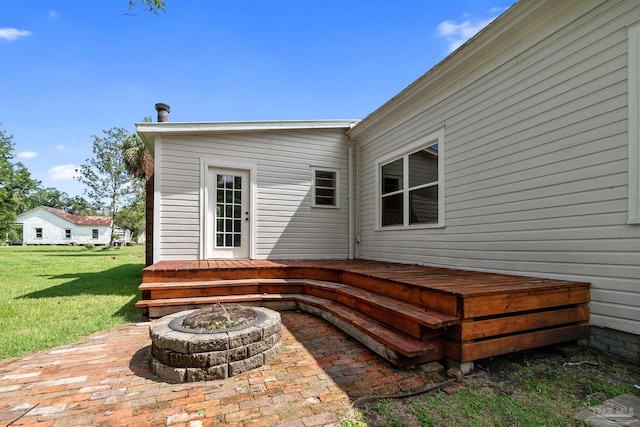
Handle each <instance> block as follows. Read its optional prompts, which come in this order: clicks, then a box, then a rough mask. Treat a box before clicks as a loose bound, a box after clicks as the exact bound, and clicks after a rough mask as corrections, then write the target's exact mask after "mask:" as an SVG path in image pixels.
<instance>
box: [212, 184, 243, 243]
mask: <svg viewBox="0 0 640 427" xmlns="http://www.w3.org/2000/svg"><path fill="white" fill-rule="evenodd" d="M216 178H217V187H218V190H217V192H216V196H217V200H216V218H215V224H216V246H217V247H227V248H231V247H240V246H241V243H242V234H241V233H242V221H241V220H240V219H239V218H241V216H242V190H241V188H242V177H241V176H233V175H217V177H216Z"/></svg>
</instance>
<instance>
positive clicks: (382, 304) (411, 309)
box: [139, 279, 460, 329]
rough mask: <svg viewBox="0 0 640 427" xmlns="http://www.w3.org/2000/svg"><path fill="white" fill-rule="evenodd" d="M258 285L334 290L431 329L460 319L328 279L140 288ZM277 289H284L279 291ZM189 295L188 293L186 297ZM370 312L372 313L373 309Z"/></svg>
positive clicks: (142, 287)
mask: <svg viewBox="0 0 640 427" xmlns="http://www.w3.org/2000/svg"><path fill="white" fill-rule="evenodd" d="M261 285H285V286H286V285H291V286H292V288H293V287H294V285H301V286H304V293H305V294H313V290H314V289H319V290H331V291H333V292H335V293H336V298H335V299H334V298H327V299H330V300H336V299H337V300H339V301H340V302H341V303H343V304H345V305H348V306H350V307H351V308H356V307H354V305H355V300H354V301H351V302H350V301H349V300H348V299H345V298H339V296H344V297H346V298H357V299H358V300H360V301H363V302H365V303H366V304H368V305H371V306H375V307H377V309H378V310H384V311H386V312H387V313H390V314H393V315H397V316H399V317H404V318H407V319H410V320H411V321H414V322H417V323H418V324H420V325H422V326H425V327H427V328H430V329H439V328H442V327H446V326H451V325H455V324H458V323H460V319H459V318H458V317H457V316H453V315H449V314H445V313H441V312H438V311H435V310H431V309H428V308H425V307H421V306H418V305H416V304H412V303H409V302H405V301H401V300H398V299H395V298H392V297H388V296H385V295H382V294H378V293H375V292H372V291H368V290H366V289H362V288H359V287H357V286H353V285H347V284H343V283H336V282H329V281H323V280H314V279H240V280H217V281H198V282H168V283H143V284H142V285H140V287H139V289H140V290H141V291H153V290H157V291H163V290H165V291H166V290H183V291H184V290H186V289H190V288H194V289H206V288H210V289H211V288H234V287H237V288H242V287H244V288H248V287H252V286H255V289H254V290H253V292H255V293H262V291H261V289H260V288H261ZM279 293H285V292H282V291H280V292H279ZM292 293H300V291H299V290H297V289H292ZM186 298H189V297H186ZM372 314H373V313H372Z"/></svg>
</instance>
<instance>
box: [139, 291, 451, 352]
mask: <svg viewBox="0 0 640 427" xmlns="http://www.w3.org/2000/svg"><path fill="white" fill-rule="evenodd" d="M286 300H288V301H295V302H299V303H305V304H308V305H312V306H314V307H317V308H319V309H321V310H323V311H327V312H330V313H331V314H333V315H335V316H337V317H339V318H340V319H342V320H343V321H345V322H347V323H349V324H350V325H351V326H353V327H355V328H357V329H358V330H360V331H361V332H362V333H364V334H366V335H368V336H370V337H372V338H374V339H375V340H376V341H378V342H380V343H382V344H383V345H385V346H387V347H389V348H391V349H393V350H394V351H397V352H398V353H400V354H402V355H404V356H406V357H409V358H412V357H419V356H424V355H429V354H433V353H437V352H440V351H441V348H440V347H439V346H440V344H441V343H440V341H441V340H439V339H437V340H435V342H434V341H428V342H427V341H420V340H419V339H417V338H414V337H411V336H409V335H406V334H404V333H403V332H400V331H396V330H392V329H390V328H388V327H386V326H385V325H383V324H381V323H379V322H377V321H376V320H375V319H372V318H370V317H369V316H366V315H364V314H362V313H360V312H358V311H356V310H354V309H351V308H350V307H347V306H345V305H343V304H341V303H339V302H335V301H330V300H328V299H325V298H320V297H316V296H312V295H306V294H293V293H292V294H275V293H274V294H248V295H228V296H222V297H219V296H216V297H193V298H168V299H164V300H163V299H158V300H149V301H138V302H137V303H136V306H137V307H162V306H177V305H201V304H214V303H218V302H220V303H229V302H257V301H286Z"/></svg>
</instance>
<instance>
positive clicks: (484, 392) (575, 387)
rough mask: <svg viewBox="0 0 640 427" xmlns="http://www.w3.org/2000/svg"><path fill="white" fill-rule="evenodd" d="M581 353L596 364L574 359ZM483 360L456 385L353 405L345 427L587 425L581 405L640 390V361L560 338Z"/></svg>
mask: <svg viewBox="0 0 640 427" xmlns="http://www.w3.org/2000/svg"><path fill="white" fill-rule="evenodd" d="M576 361H589V362H591V363H593V364H579V365H572V364H571V363H567V362H576ZM476 363H477V368H476V372H475V373H474V375H471V376H468V377H465V378H464V379H463V380H462V381H461V382H460V383H459V385H461V386H462V389H461V390H459V391H457V392H453V391H451V390H439V391H435V392H431V393H426V394H422V395H418V396H414V397H406V398H401V399H381V400H379V401H377V402H369V403H366V404H364V405H362V406H360V407H357V408H356V409H354V410H352V411H351V412H350V413H349V414H348V417H347V418H346V419H344V420H342V421H341V423H340V427H364V426H407V427H413V426H423V427H424V426H428V427H430V426H451V427H457V426H587V424H586V423H585V422H583V421H582V420H580V419H578V418H577V417H576V414H577V413H578V412H579V411H580V410H583V409H586V408H588V407H589V406H592V405H597V404H600V403H602V402H603V401H604V400H605V399H610V398H613V397H616V396H619V395H621V394H625V393H627V394H633V395H638V396H640V390H638V389H637V388H636V387H635V384H638V382H640V367H639V366H637V365H633V364H631V363H624V362H622V361H619V360H615V359H611V358H609V357H607V356H606V355H604V354H602V353H599V352H597V351H595V350H593V349H589V348H587V347H583V346H578V345H568V344H567V345H560V346H553V347H547V348H542V349H537V350H530V351H526V352H519V353H513V354H509V355H505V356H501V357H496V358H492V359H487V360H484V361H479V362H476ZM594 364H597V366H594ZM447 391H448V392H447Z"/></svg>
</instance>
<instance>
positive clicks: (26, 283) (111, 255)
mask: <svg viewBox="0 0 640 427" xmlns="http://www.w3.org/2000/svg"><path fill="white" fill-rule="evenodd" d="M143 267H144V246H132V247H125V248H122V249H109V250H105V249H104V248H102V247H97V248H94V249H87V248H85V247H82V246H80V247H74V246H24V247H20V246H0V294H1V295H2V298H0V333H1V334H2V340H0V360H3V359H8V358H13V357H19V356H23V355H25V354H28V353H33V352H36V351H40V350H44V349H48V348H52V347H55V346H58V345H61V344H67V343H72V342H75V341H77V340H79V339H81V338H82V337H84V336H87V335H90V334H92V333H95V332H98V331H101V330H104V329H108V328H111V327H115V326H120V325H122V324H125V323H128V322H132V321H137V320H139V319H140V318H141V316H140V312H139V311H138V309H136V308H135V306H134V304H135V302H136V300H137V298H138V290H137V287H138V285H139V284H140V282H141V278H142V268H143Z"/></svg>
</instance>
